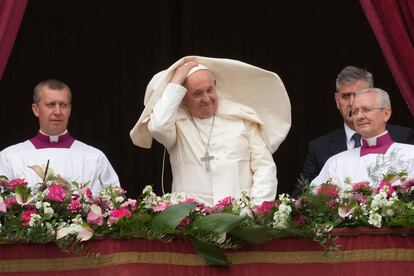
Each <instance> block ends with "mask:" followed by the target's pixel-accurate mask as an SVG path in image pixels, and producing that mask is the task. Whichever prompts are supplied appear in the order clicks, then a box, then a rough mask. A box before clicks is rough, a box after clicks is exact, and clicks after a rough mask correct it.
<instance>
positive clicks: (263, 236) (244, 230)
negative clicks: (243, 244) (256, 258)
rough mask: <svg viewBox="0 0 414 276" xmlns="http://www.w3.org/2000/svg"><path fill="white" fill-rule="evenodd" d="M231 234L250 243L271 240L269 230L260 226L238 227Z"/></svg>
mask: <svg viewBox="0 0 414 276" xmlns="http://www.w3.org/2000/svg"><path fill="white" fill-rule="evenodd" d="M229 234H231V235H233V236H236V237H238V238H239V239H241V240H243V241H247V242H249V243H261V242H264V241H266V240H269V239H270V234H269V232H268V231H267V229H266V228H265V227H263V226H260V225H247V226H242V227H237V228H235V229H234V230H233V231H231V232H230V233H229Z"/></svg>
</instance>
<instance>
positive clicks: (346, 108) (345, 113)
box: [335, 80, 368, 129]
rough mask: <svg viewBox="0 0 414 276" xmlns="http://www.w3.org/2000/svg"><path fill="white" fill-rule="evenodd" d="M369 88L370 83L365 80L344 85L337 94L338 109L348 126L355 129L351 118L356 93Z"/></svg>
mask: <svg viewBox="0 0 414 276" xmlns="http://www.w3.org/2000/svg"><path fill="white" fill-rule="evenodd" d="M365 88H368V83H367V82H366V81H364V80H358V81H357V82H354V83H349V84H343V85H341V86H340V87H339V89H338V91H336V93H335V101H336V107H337V108H338V110H339V112H340V113H341V115H342V118H343V119H344V122H345V124H346V125H347V126H349V127H350V128H352V129H354V127H353V125H352V118H351V117H350V116H349V112H350V111H351V104H352V101H353V99H354V95H355V92H356V91H359V90H362V89H365Z"/></svg>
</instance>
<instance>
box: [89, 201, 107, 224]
mask: <svg viewBox="0 0 414 276" xmlns="http://www.w3.org/2000/svg"><path fill="white" fill-rule="evenodd" d="M86 220H87V221H88V223H90V224H94V225H98V226H101V225H102V224H103V215H102V209H101V207H99V206H98V205H96V204H93V205H92V206H91V210H90V211H89V213H88V216H87V217H86Z"/></svg>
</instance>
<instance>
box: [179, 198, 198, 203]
mask: <svg viewBox="0 0 414 276" xmlns="http://www.w3.org/2000/svg"><path fill="white" fill-rule="evenodd" d="M182 203H197V201H196V200H195V199H194V198H191V197H190V198H187V199H186V200H184V201H183V202H182Z"/></svg>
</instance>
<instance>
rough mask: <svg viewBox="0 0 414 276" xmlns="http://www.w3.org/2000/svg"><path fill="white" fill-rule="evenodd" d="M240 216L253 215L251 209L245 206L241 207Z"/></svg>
mask: <svg viewBox="0 0 414 276" xmlns="http://www.w3.org/2000/svg"><path fill="white" fill-rule="evenodd" d="M240 216H242V217H250V218H252V217H253V212H252V210H250V208H247V207H245V208H243V209H241V211H240Z"/></svg>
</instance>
